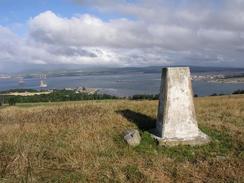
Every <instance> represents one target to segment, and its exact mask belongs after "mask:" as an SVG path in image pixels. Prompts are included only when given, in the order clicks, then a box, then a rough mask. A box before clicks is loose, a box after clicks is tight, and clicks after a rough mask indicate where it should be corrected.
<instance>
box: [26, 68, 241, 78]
mask: <svg viewBox="0 0 244 183" xmlns="http://www.w3.org/2000/svg"><path fill="white" fill-rule="evenodd" d="M164 67H167V66H148V67H121V68H86V69H66V70H65V69H60V70H53V71H43V72H44V73H46V74H47V76H48V77H61V76H84V75H116V74H129V73H145V74H152V73H161V70H162V68H164ZM171 67H172V66H171ZM173 67H184V66H183V65H182V66H173ZM190 69H191V72H192V73H207V72H210V73H213V72H221V73H223V72H228V73H244V68H228V67H200V66H190ZM40 73H42V72H41V71H40V72H32V73H31V72H28V73H22V75H24V76H25V77H26V78H32V77H39V75H38V74H40Z"/></svg>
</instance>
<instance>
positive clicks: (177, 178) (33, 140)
mask: <svg viewBox="0 0 244 183" xmlns="http://www.w3.org/2000/svg"><path fill="white" fill-rule="evenodd" d="M195 104H196V111H197V117H198V121H199V126H200V128H201V129H202V130H203V131H204V132H205V133H207V134H208V135H209V136H211V138H212V142H211V143H210V144H208V145H204V146H200V147H190V146H179V147H159V146H157V143H156V142H155V141H154V140H153V139H151V137H150V135H149V133H148V132H147V129H148V128H149V127H152V126H153V125H154V124H153V123H154V122H155V117H156V113H157V101H146V100H145V101H127V100H118V101H117V100H116V101H83V102H69V103H52V104H45V105H39V104H35V105H33V104H30V105H24V107H23V106H14V107H4V108H0V182H243V181H244V180H243V178H242V177H243V175H244V153H243V152H244V146H243V144H244V96H243V95H239V96H234V97H233V96H231V97H228V96H227V97H226V96H225V97H204V98H197V99H195ZM147 121H148V123H151V124H147ZM128 128H139V129H140V132H141V135H142V142H141V145H139V146H138V147H135V148H132V147H129V146H127V144H126V143H125V142H124V141H123V136H122V134H123V132H124V131H125V130H126V129H128Z"/></svg>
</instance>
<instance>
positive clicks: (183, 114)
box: [156, 67, 210, 146]
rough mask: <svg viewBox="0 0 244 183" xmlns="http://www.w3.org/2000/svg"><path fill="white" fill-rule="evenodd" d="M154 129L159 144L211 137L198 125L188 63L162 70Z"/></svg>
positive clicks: (202, 141) (195, 141)
mask: <svg viewBox="0 0 244 183" xmlns="http://www.w3.org/2000/svg"><path fill="white" fill-rule="evenodd" d="M156 132H157V137H156V138H157V139H158V140H159V144H161V145H169V146H173V145H179V144H189V145H201V144H205V143H208V142H209V141H210V139H209V138H208V136H207V135H205V134H204V133H203V132H201V131H200V130H199V129H198V125H197V120H196V114H195V108H194V103H193V92H192V85H191V77H190V69H189V67H167V68H164V69H163V70H162V80H161V87H160V96H159V106H158V116H157V123H156Z"/></svg>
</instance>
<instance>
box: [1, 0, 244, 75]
mask: <svg viewBox="0 0 244 183" xmlns="http://www.w3.org/2000/svg"><path fill="white" fill-rule="evenodd" d="M243 52H244V1H241V0H198V1H196V0H171V1H169V0H154V1H151V0H130V1H129V0H127V1H126V0H117V1H113V0H35V1H34V0H21V1H13V0H0V63H1V64H0V72H1V70H4V69H5V68H11V67H12V68H13V69H14V66H16V65H19V68H24V69H25V68H27V67H28V69H29V68H31V67H32V66H33V68H37V67H38V65H39V66H40V67H43V66H45V65H46V66H47V67H49V65H52V67H54V66H56V67H59V65H65V64H69V65H78V66H89V67H92V66H94V65H95V66H100V65H101V66H103V67H104V66H109V67H111V66H112V67H117V66H118V67H124V66H148V65H177V64H178V65H199V66H228V67H229V66H231V67H240V66H241V67H244V61H243V58H244V54H243Z"/></svg>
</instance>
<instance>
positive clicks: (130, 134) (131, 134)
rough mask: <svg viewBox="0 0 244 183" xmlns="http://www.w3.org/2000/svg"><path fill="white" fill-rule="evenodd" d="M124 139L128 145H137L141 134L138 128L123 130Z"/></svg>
mask: <svg viewBox="0 0 244 183" xmlns="http://www.w3.org/2000/svg"><path fill="white" fill-rule="evenodd" d="M124 140H125V141H126V142H127V143H128V144H129V145H130V146H137V145H139V144H140V142H141V136H140V133H139V131H138V130H136V129H132V130H127V131H126V132H125V136H124Z"/></svg>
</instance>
